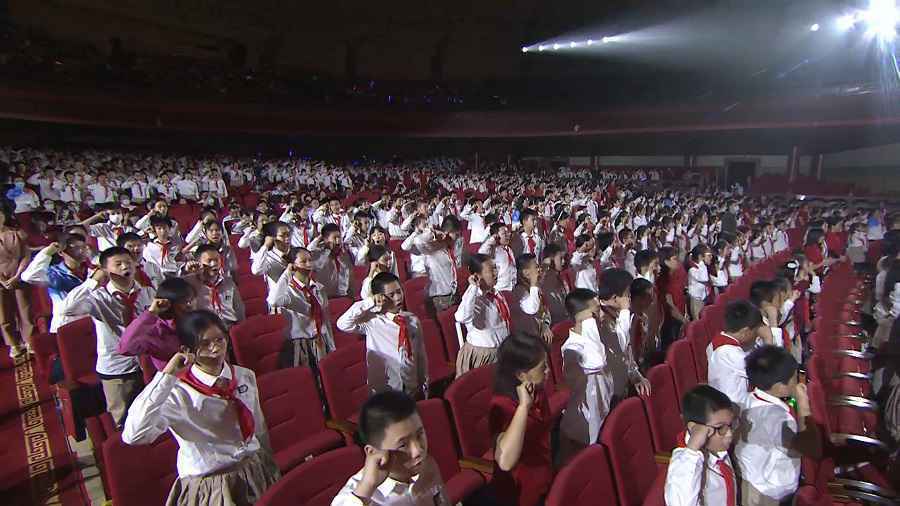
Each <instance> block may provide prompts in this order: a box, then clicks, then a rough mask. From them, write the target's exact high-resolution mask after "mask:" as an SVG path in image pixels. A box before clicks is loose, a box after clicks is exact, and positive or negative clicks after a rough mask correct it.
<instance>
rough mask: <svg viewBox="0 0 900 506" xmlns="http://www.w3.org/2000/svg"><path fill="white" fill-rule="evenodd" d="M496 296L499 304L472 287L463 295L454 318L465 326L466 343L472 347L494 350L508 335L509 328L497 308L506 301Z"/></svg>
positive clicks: (491, 297)
mask: <svg viewBox="0 0 900 506" xmlns="http://www.w3.org/2000/svg"><path fill="white" fill-rule="evenodd" d="M493 293H496V292H493ZM496 295H497V296H499V297H500V301H499V302H498V301H497V300H496V299H495V298H494V297H493V296H491V295H487V294H485V293H484V292H482V290H481V288H480V287H478V286H472V285H469V287H468V288H466V291H465V293H463V296H462V301H461V302H460V303H459V307H458V308H457V309H456V313H455V314H454V317H455V318H456V321H457V322H459V323H461V324H463V325H465V326H466V341H467V342H469V344H471V345H472V346H478V347H480V348H496V347H498V346H500V343H502V342H503V340H504V339H506V337H507V336H508V335H509V327H508V326H507V324H506V321H505V320H504V319H503V317H502V316H500V309H498V307H497V304H506V300H505V299H504V298H503V296H502V295H500V294H499V293H496Z"/></svg>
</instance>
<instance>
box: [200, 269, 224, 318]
mask: <svg viewBox="0 0 900 506" xmlns="http://www.w3.org/2000/svg"><path fill="white" fill-rule="evenodd" d="M222 281H223V278H221V277H219V278H218V279H216V280H214V281H210V282H207V283H204V284H205V285H206V287H207V288H209V304H210V305H211V306H212V307H213V308H215V309H217V310H221V309H222V294H220V293H219V285H221V284H222Z"/></svg>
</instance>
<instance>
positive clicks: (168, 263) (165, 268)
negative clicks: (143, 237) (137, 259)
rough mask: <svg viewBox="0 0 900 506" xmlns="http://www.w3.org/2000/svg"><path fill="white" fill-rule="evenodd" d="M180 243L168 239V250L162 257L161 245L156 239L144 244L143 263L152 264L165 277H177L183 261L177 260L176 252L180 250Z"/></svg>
mask: <svg viewBox="0 0 900 506" xmlns="http://www.w3.org/2000/svg"><path fill="white" fill-rule="evenodd" d="M181 248H182V245H181V244H179V243H177V242H175V241H174V240H171V239H170V240H169V243H168V251H166V256H165V257H163V246H162V244H159V243H158V242H156V241H151V242H148V243H147V245H146V246H144V263H146V264H148V265H149V264H154V265H156V267H157V268H158V269H159V270H160V272H162V273H163V275H164V276H165V277H167V278H174V277H177V276H178V274H179V272H180V270H181V266H182V265H183V262H181V261H179V260H178V253H179V252H180V251H181Z"/></svg>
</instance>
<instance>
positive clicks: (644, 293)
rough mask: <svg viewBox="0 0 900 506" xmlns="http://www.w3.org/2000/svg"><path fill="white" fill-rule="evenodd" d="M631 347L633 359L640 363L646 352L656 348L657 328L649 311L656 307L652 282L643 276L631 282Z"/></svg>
mask: <svg viewBox="0 0 900 506" xmlns="http://www.w3.org/2000/svg"><path fill="white" fill-rule="evenodd" d="M630 291H631V311H632V314H633V315H634V317H633V318H632V320H631V348H632V351H633V352H634V361H635V362H637V363H638V364H641V363H642V362H643V360H644V357H645V356H647V353H649V352H651V351H655V350H656V349H658V340H659V332H658V331H659V328H658V327H657V325H656V320H655V319H654V318H651V312H653V311H655V309H656V299H655V298H654V288H653V284H651V283H650V282H649V281H647V280H646V279H644V278H635V279H634V281H632V282H631V287H630Z"/></svg>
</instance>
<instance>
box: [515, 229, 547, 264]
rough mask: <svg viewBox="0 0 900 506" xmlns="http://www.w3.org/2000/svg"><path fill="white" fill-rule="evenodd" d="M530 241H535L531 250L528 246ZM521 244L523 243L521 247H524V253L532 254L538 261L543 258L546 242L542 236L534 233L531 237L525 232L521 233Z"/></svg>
mask: <svg viewBox="0 0 900 506" xmlns="http://www.w3.org/2000/svg"><path fill="white" fill-rule="evenodd" d="M528 239H531V240H532V241H534V248H531V247H529V246H528ZM519 243H521V246H522V248H521V249H522V253H531V254H532V255H534V256H535V258H537V259H538V260H540V259H541V258H543V254H544V240H543V239H541V236H539V235H538V234H537V232H536V231H535V232H532V234H531V235H530V236H529V235H528V234H527V233H525V232H524V231H522V232H520V233H519Z"/></svg>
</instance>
